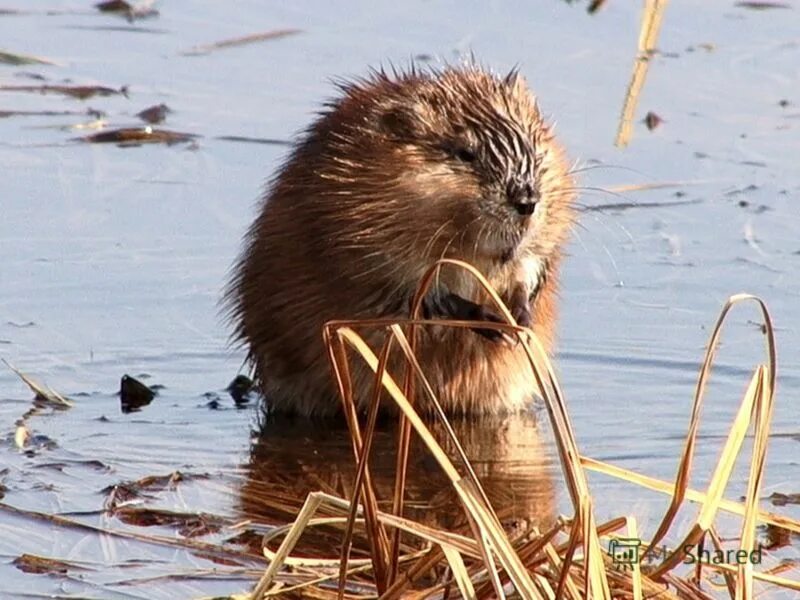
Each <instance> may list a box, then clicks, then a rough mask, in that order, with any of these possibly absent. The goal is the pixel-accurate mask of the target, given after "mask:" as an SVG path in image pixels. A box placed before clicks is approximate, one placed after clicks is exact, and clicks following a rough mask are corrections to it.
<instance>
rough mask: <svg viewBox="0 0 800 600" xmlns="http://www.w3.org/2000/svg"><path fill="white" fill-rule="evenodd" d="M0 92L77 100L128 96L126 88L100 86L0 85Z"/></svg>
mask: <svg viewBox="0 0 800 600" xmlns="http://www.w3.org/2000/svg"><path fill="white" fill-rule="evenodd" d="M0 92H32V93H39V94H62V95H64V96H69V97H70V98H75V99H77V100H86V99H87V98H92V97H94V96H115V95H118V94H121V95H123V96H125V97H127V96H128V87H127V86H122V87H121V88H119V89H118V90H117V89H114V88H110V87H105V86H102V85H0Z"/></svg>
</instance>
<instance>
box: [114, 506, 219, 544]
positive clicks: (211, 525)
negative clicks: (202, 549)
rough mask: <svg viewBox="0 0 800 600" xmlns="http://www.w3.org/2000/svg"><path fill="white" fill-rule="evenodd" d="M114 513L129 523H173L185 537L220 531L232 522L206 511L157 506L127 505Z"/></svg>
mask: <svg viewBox="0 0 800 600" xmlns="http://www.w3.org/2000/svg"><path fill="white" fill-rule="evenodd" d="M113 515H114V516H115V517H117V518H118V519H119V520H120V521H122V522H123V523H126V524H127V525H135V526H137V527H154V526H164V525H172V526H176V527H177V528H178V533H179V534H180V535H182V536H183V537H188V538H192V537H199V536H201V535H208V534H211V533H217V532H219V531H220V530H221V529H222V528H223V527H224V526H227V525H230V524H231V523H230V522H228V521H226V520H224V519H221V518H220V517H216V516H214V515H208V514H204V513H185V512H176V511H171V510H165V509H157V508H140V507H133V506H125V507H121V508H117V509H115V510H114V511H113Z"/></svg>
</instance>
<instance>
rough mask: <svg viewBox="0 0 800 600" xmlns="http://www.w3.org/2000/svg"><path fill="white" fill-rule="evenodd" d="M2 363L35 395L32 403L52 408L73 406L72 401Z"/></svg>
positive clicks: (11, 366) (8, 364)
mask: <svg viewBox="0 0 800 600" xmlns="http://www.w3.org/2000/svg"><path fill="white" fill-rule="evenodd" d="M3 362H4V363H5V365H6V366H7V367H8V368H9V369H11V370H12V371H14V373H16V374H17V376H18V377H19V378H20V379H22V381H24V382H25V385H27V386H28V387H29V388H30V389H31V391H32V392H33V393H34V394H36V396H35V398H34V401H35V402H36V403H37V404H40V405H47V406H51V407H54V408H71V407H72V406H73V405H74V403H73V402H72V400H70V399H69V398H67V397H65V396H62V395H61V394H59V393H58V392H56V391H55V390H53V389H51V388H49V387H48V386H46V385H42V384H40V383H37V382H36V381H34V380H33V379H31V378H30V377H28V376H27V375H25V374H24V373H23V372H21V371H19V370H18V369H16V368H15V367H14V366H13V365H11V364H10V363H9V362H7V361H6V360H5V359H3Z"/></svg>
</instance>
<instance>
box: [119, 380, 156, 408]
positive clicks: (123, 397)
mask: <svg viewBox="0 0 800 600" xmlns="http://www.w3.org/2000/svg"><path fill="white" fill-rule="evenodd" d="M155 397H156V393H155V392H154V391H153V390H151V389H150V388H149V387H147V386H146V385H145V384H143V383H142V382H141V381H139V380H138V379H134V378H133V377H131V376H130V375H123V376H122V379H121V380H120V384H119V402H120V408H121V409H122V412H124V413H132V412H137V411H140V410H141V409H142V407H144V406H147V405H148V404H150V403H151V402H152V401H153V398H155Z"/></svg>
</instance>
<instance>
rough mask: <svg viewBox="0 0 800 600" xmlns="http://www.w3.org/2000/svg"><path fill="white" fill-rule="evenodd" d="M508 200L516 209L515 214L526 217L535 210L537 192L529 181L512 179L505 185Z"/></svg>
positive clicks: (537, 197) (537, 198)
mask: <svg viewBox="0 0 800 600" xmlns="http://www.w3.org/2000/svg"><path fill="white" fill-rule="evenodd" d="M506 195H507V196H508V202H509V204H511V206H513V207H514V210H516V211H517V214H519V215H521V216H523V217H528V216H530V215H532V214H533V211H535V210H536V203H537V202H539V194H538V193H537V192H536V190H535V189H534V187H533V185H531V183H530V182H527V181H525V182H522V181H512V182H510V183H509V184H508V185H507V186H506Z"/></svg>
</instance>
